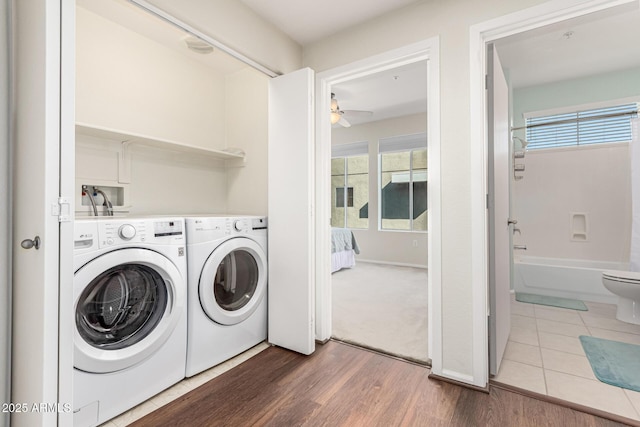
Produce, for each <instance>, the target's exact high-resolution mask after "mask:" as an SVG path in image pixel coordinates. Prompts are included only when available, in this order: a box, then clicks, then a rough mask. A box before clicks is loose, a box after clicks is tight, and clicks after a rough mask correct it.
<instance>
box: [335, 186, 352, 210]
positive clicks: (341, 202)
mask: <svg viewBox="0 0 640 427" xmlns="http://www.w3.org/2000/svg"><path fill="white" fill-rule="evenodd" d="M344 190H345V188H344V187H340V188H336V207H337V208H344V207H345V200H346V202H347V204H346V206H347V207H348V208H352V207H353V187H347V188H346V190H347V194H346V197H345V194H344Z"/></svg>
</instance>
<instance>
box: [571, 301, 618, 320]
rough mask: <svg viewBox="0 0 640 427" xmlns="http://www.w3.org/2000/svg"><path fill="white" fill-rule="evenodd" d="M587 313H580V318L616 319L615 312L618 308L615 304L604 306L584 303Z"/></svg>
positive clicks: (597, 303) (598, 303) (589, 302)
mask: <svg viewBox="0 0 640 427" xmlns="http://www.w3.org/2000/svg"><path fill="white" fill-rule="evenodd" d="M585 304H586V305H587V308H588V309H589V311H581V312H580V315H581V316H591V317H608V318H610V319H615V318H616V310H617V309H618V307H617V306H616V305H615V304H604V303H601V302H591V301H585Z"/></svg>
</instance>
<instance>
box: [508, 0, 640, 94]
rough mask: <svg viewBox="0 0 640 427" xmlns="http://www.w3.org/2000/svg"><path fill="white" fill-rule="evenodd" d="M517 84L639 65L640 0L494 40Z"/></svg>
mask: <svg viewBox="0 0 640 427" xmlns="http://www.w3.org/2000/svg"><path fill="white" fill-rule="evenodd" d="M496 47H497V49H498V55H499V56H500V61H501V63H502V66H503V68H504V69H505V71H506V72H507V74H508V75H509V79H510V80H511V84H512V85H513V87H515V88H519V87H526V86H534V85H538V84H542V83H549V82H553V81H560V80H567V79H573V78H576V77H584V76H589V75H596V74H602V73H607V72H611V71H616V70H624V69H629V68H635V67H640V9H639V8H638V4H637V3H633V4H630V5H623V6H618V7H615V8H612V9H609V10H606V11H604V12H598V13H592V14H589V15H586V16H583V17H579V18H575V19H571V20H568V21H563V22H560V23H557V24H553V25H548V26H545V27H542V28H538V29H534V30H531V31H526V32H524V33H520V34H516V35H514V36H511V37H506V38H503V39H500V40H498V41H496Z"/></svg>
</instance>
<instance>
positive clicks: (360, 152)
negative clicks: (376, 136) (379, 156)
mask: <svg viewBox="0 0 640 427" xmlns="http://www.w3.org/2000/svg"><path fill="white" fill-rule="evenodd" d="M364 156H366V157H367V175H368V179H367V194H368V195H369V194H370V193H369V190H370V189H371V170H370V167H369V165H370V163H369V160H370V159H371V155H370V153H369V142H368V141H359V142H351V143H346V144H340V145H335V146H332V153H331V160H334V159H342V160H343V161H344V168H343V170H344V173H343V181H342V187H336V198H335V200H334V201H333V203H334V204H335V207H341V208H343V209H344V216H343V224H344V228H352V229H354V230H369V228H370V226H371V222H370V219H371V218H370V216H367V226H366V227H354V226H352V225H351V226H350V225H349V223H348V220H347V219H348V211H347V208H349V207H353V205H354V189H353V186H348V176H349V168H348V161H347V159H349V158H350V157H364ZM338 188H343V189H346V190H347V191H343V204H344V206H337V201H338V194H337V189H338ZM349 190H351V191H349ZM349 193H351V205H350V206H349V205H348V203H349ZM367 203H368V204H371V198H370V197H368V201H367ZM331 221H332V225H331V226H332V227H333V217H331Z"/></svg>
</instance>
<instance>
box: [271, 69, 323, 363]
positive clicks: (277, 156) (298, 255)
mask: <svg viewBox="0 0 640 427" xmlns="http://www.w3.org/2000/svg"><path fill="white" fill-rule="evenodd" d="M313 84H314V73H313V70H311V69H309V68H304V69H302V70H298V71H294V72H292V73H289V74H286V75H284V76H280V77H276V78H274V79H272V80H271V81H270V82H269V162H268V165H269V179H268V180H269V182H268V191H269V209H268V210H269V219H268V221H269V252H268V254H267V256H268V257H269V283H268V299H269V342H271V343H272V344H275V345H278V346H280V347H284V348H288V349H290V350H293V351H297V352H299V353H303V354H311V353H313V351H314V350H315V341H314V330H315V325H314V320H315V299H314V292H315V272H314V248H315V238H314V227H313V210H314V206H313V200H314V161H313V160H314V156H313V153H314V144H313V141H314V138H313V118H314V115H313V102H314V100H313V98H314V97H313Z"/></svg>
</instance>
